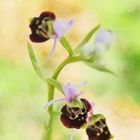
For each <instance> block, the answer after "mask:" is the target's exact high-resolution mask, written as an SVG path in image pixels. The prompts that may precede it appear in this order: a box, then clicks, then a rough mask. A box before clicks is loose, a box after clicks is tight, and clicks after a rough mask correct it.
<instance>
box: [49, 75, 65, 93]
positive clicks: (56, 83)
mask: <svg viewBox="0 0 140 140" xmlns="http://www.w3.org/2000/svg"><path fill="white" fill-rule="evenodd" d="M47 82H48V83H49V84H51V85H53V86H54V87H56V88H57V89H58V90H59V91H60V92H62V93H63V94H64V91H63V88H62V87H63V85H62V83H60V82H59V81H57V80H55V79H52V78H48V79H47ZM64 95H65V94H64Z"/></svg>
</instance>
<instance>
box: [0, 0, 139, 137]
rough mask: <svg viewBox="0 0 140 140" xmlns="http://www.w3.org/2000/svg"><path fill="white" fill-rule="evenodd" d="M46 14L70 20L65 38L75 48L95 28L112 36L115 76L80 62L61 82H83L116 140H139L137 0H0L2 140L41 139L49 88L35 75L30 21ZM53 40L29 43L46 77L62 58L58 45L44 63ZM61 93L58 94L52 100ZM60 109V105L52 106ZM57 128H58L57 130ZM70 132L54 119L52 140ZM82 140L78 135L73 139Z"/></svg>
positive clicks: (108, 57) (109, 61)
mask: <svg viewBox="0 0 140 140" xmlns="http://www.w3.org/2000/svg"><path fill="white" fill-rule="evenodd" d="M45 10H50V11H53V12H54V13H56V15H57V17H65V18H67V19H70V18H74V20H75V25H74V27H73V29H72V30H71V32H70V33H68V34H67V38H68V39H69V40H70V42H71V44H72V46H73V48H74V47H75V46H76V45H77V44H78V42H80V40H82V38H83V37H84V35H85V34H86V33H87V32H88V31H89V30H90V29H91V28H92V27H93V26H95V25H96V24H98V23H100V24H101V25H102V27H104V28H110V29H112V30H113V31H114V32H115V34H116V42H115V46H114V48H112V49H111V50H109V51H108V52H107V53H106V54H105V61H106V63H107V65H108V67H110V68H111V69H112V70H113V71H114V72H115V73H116V74H117V76H116V77H115V76H113V75H111V74H107V73H102V72H98V71H96V70H93V69H91V68H89V67H87V66H86V65H84V64H82V63H78V64H72V65H69V66H67V67H66V68H65V69H64V70H63V71H62V73H61V74H60V76H59V80H60V81H62V82H63V83H67V82H72V83H74V84H78V83H81V82H83V81H87V82H88V83H89V84H88V86H86V87H84V90H85V94H83V95H82V96H83V97H86V98H89V99H90V100H92V101H93V102H95V104H96V105H95V109H94V112H95V113H99V112H100V113H103V114H104V115H105V116H106V118H107V123H108V125H109V128H110V130H111V132H112V134H113V135H114V140H128V139H131V140H139V138H140V134H139V130H140V39H139V37H140V35H139V34H140V1H139V0H117V1H116V0H102V1H101V0H87V1H83V0H66V1H64V0H59V1H58V0H36V1H34V0H29V1H27V0H1V1H0V15H1V16H0V39H1V44H0V140H9V139H10V140H42V138H43V135H44V132H45V130H44V124H45V122H47V113H46V111H45V110H44V108H43V106H44V105H45V104H46V101H47V86H46V85H45V84H44V83H43V82H42V81H41V80H40V79H39V77H38V76H37V75H36V73H35V72H34V70H33V68H32V65H31V62H30V59H29V56H28V53H27V47H26V44H27V41H29V38H28V36H29V34H30V29H29V27H28V26H29V19H30V18H31V17H34V16H37V15H39V14H40V13H41V12H42V11H45ZM51 45H52V41H51V40H50V41H48V42H46V43H43V44H33V46H34V50H35V52H36V55H37V57H38V59H39V61H40V63H41V66H42V68H43V69H44V71H45V72H46V75H49V74H51V73H52V71H53V70H54V69H55V68H56V66H57V65H58V64H59V63H60V62H61V61H62V60H63V59H64V57H66V55H67V54H66V52H65V50H64V49H63V48H62V46H61V45H60V44H58V46H57V49H56V51H55V55H54V57H52V58H51V59H50V61H49V62H47V60H46V58H47V54H48V53H49V51H50V49H51ZM58 96H61V94H60V93H59V92H58V91H57V90H56V97H58ZM56 105H57V107H56V108H57V109H59V110H60V109H61V106H62V105H60V104H56ZM58 127H59V128H60V129H59V130H58ZM70 133H71V130H68V129H66V128H64V126H63V125H62V124H61V122H60V121H59V116H56V119H55V122H54V130H53V140H60V139H61V140H62V139H63V140H68V139H69V135H70ZM76 138H77V140H79V139H80V140H86V139H87V136H86V134H85V130H81V131H80V130H78V131H77V133H76V137H75V140H76Z"/></svg>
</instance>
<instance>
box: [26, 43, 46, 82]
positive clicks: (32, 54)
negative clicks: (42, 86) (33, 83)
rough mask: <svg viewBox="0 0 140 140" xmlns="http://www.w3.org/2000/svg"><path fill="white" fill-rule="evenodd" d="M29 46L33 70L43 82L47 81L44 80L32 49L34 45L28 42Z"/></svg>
mask: <svg viewBox="0 0 140 140" xmlns="http://www.w3.org/2000/svg"><path fill="white" fill-rule="evenodd" d="M27 46H28V53H29V56H30V59H31V62H32V65H33V68H34V70H35V71H36V73H37V74H38V76H39V77H40V78H41V79H42V80H43V81H45V79H44V78H43V74H42V72H41V69H40V67H39V65H38V63H37V60H36V57H35V54H34V51H33V49H32V45H31V44H30V43H29V42H28V44H27Z"/></svg>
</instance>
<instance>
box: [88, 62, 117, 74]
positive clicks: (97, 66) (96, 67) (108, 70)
mask: <svg viewBox="0 0 140 140" xmlns="http://www.w3.org/2000/svg"><path fill="white" fill-rule="evenodd" d="M86 64H87V65H88V66H90V67H91V68H94V69H96V70H99V71H101V72H108V73H111V74H113V75H115V76H116V74H115V73H114V72H113V71H112V70H110V69H109V68H107V67H106V66H104V65H99V64H96V63H89V62H86Z"/></svg>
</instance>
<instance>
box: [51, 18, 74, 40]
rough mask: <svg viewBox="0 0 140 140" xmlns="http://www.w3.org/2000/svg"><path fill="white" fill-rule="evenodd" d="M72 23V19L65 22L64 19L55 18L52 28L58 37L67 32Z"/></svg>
mask: <svg viewBox="0 0 140 140" xmlns="http://www.w3.org/2000/svg"><path fill="white" fill-rule="evenodd" d="M72 25H73V20H70V21H69V22H67V21H66V20H65V19H58V20H57V19H56V20H55V21H54V23H53V28H54V31H55V33H56V35H57V36H58V38H59V39H60V38H61V37H62V36H64V35H65V34H66V33H67V32H69V31H70V29H71V27H72Z"/></svg>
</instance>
